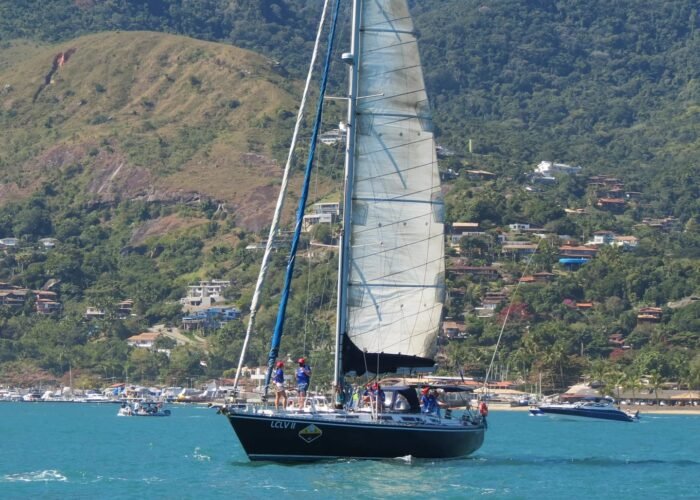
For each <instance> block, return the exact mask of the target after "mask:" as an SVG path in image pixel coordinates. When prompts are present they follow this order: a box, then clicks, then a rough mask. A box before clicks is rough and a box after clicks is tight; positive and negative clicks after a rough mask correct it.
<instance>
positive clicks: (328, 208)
mask: <svg viewBox="0 0 700 500" xmlns="http://www.w3.org/2000/svg"><path fill="white" fill-rule="evenodd" d="M341 214H342V209H341V207H340V202H337V201H333V202H321V203H314V205H313V211H312V212H311V213H308V214H306V215H304V219H303V222H302V231H304V232H309V231H310V230H311V228H312V227H313V226H315V225H316V224H335V223H336V222H337V221H338V219H339V218H340V215H341Z"/></svg>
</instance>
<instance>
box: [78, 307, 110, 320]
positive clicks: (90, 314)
mask: <svg viewBox="0 0 700 500" xmlns="http://www.w3.org/2000/svg"><path fill="white" fill-rule="evenodd" d="M83 317H84V318H85V319H86V320H88V321H90V320H93V319H102V318H104V317H105V312H104V311H103V310H102V309H99V308H97V307H88V308H87V309H86V310H85V314H84V315H83Z"/></svg>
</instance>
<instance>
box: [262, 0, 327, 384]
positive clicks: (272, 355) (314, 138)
mask: <svg viewBox="0 0 700 500" xmlns="http://www.w3.org/2000/svg"><path fill="white" fill-rule="evenodd" d="M339 6H340V0H336V1H335V4H334V5H333V15H332V18H333V20H332V21H331V24H330V31H329V33H328V48H327V50H326V59H325V64H324V68H323V74H322V78H321V88H320V91H319V98H318V103H317V106H316V118H315V120H314V127H313V132H312V134H311V144H310V147H309V155H308V159H307V162H306V168H305V170H304V183H303V185H302V190H301V196H300V197H299V204H298V206H297V213H296V224H295V227H294V238H293V239H292V244H291V248H290V250H289V260H288V261H287V271H286V273H285V277H284V289H283V291H282V296H281V297H280V303H279V308H278V310H277V322H276V323H275V331H274V333H273V335H272V342H271V346H270V352H269V354H268V358H267V373H266V375H265V386H264V394H263V398H266V397H267V391H268V388H269V384H270V378H271V377H272V369H273V367H274V364H275V361H276V360H277V355H278V354H279V347H280V343H281V341H282V333H283V331H284V317H285V313H286V310H287V302H288V301H289V294H290V290H291V282H292V276H293V274H294V265H295V263H296V256H297V249H298V247H299V239H300V236H301V226H302V222H303V220H304V209H305V208H306V202H307V200H308V197H309V184H310V182H311V172H312V169H313V164H314V157H315V154H316V145H317V142H318V135H319V129H320V128H321V119H322V117H323V101H324V96H325V93H326V87H327V85H328V74H329V73H330V66H331V59H332V55H333V42H334V40H335V29H336V26H337V22H338V11H339Z"/></svg>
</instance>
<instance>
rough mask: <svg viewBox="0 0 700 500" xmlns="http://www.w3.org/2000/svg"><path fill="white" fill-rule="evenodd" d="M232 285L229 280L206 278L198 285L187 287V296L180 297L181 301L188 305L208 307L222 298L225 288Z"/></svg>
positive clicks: (186, 306)
mask: <svg viewBox="0 0 700 500" xmlns="http://www.w3.org/2000/svg"><path fill="white" fill-rule="evenodd" d="M230 286H231V282H230V281H229V280H219V279H213V280H205V281H200V282H199V284H198V285H190V286H188V287H187V296H186V297H183V298H181V299H180V303H181V304H182V305H183V306H185V308H188V307H202V306H203V307H208V306H211V305H212V304H213V303H215V302H219V301H221V300H222V297H223V293H224V290H225V289H227V288H228V287H230Z"/></svg>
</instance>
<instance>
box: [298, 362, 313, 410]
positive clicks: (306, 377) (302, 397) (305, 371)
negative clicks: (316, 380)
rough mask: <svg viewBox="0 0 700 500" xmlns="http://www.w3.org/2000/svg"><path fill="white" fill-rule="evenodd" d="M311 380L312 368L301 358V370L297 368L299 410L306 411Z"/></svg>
mask: <svg viewBox="0 0 700 500" xmlns="http://www.w3.org/2000/svg"><path fill="white" fill-rule="evenodd" d="M310 380H311V368H310V367H309V366H307V364H306V359H304V358H299V368H297V392H298V393H299V409H304V403H305V402H306V394H307V392H308V390H309V381H310Z"/></svg>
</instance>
